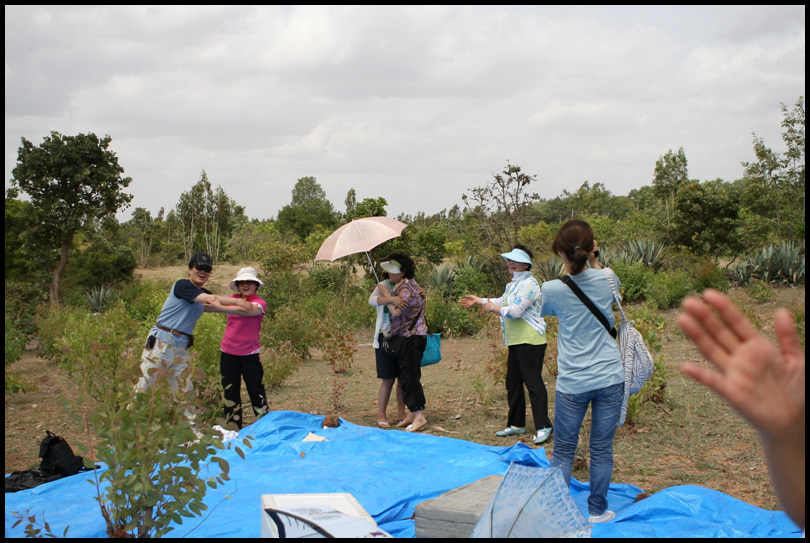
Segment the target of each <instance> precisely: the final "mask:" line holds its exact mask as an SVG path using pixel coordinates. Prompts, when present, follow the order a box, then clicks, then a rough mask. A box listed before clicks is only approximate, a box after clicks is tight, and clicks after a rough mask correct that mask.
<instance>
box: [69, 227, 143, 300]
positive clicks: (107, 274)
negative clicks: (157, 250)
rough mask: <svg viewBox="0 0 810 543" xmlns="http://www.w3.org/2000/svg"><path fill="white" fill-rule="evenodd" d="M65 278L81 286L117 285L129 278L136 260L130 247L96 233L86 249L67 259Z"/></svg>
mask: <svg viewBox="0 0 810 543" xmlns="http://www.w3.org/2000/svg"><path fill="white" fill-rule="evenodd" d="M69 267H70V270H69V274H67V276H70V277H71V280H70V281H68V282H73V281H75V282H76V283H78V284H79V285H81V286H82V287H84V288H91V287H97V286H100V285H120V284H122V283H126V282H129V281H131V280H132V272H133V271H135V268H136V267H137V263H136V262H135V256H134V255H133V254H132V250H131V249H129V248H128V247H125V246H122V245H117V244H114V243H111V242H110V241H107V240H105V239H103V238H102V237H101V236H96V237H94V238H93V240H92V241H91V242H90V245H88V246H87V248H86V249H84V250H83V251H81V252H80V253H78V254H77V255H76V256H75V257H74V258H72V259H71V262H70V264H69Z"/></svg>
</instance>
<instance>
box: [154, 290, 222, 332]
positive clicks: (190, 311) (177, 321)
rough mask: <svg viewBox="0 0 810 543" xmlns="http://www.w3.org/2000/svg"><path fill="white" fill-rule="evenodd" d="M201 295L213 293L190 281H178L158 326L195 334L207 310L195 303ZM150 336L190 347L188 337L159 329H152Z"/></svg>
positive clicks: (159, 317)
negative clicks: (195, 329)
mask: <svg viewBox="0 0 810 543" xmlns="http://www.w3.org/2000/svg"><path fill="white" fill-rule="evenodd" d="M200 294H211V292H210V291H209V290H207V289H205V288H197V287H196V286H195V285H194V283H192V282H191V281H190V280H188V279H180V280H179V281H177V282H176V283H175V284H174V285H173V286H172V291H171V292H170V293H169V297H168V298H166V301H165V302H164V303H163V308H162V309H161V310H160V315H158V318H157V324H159V325H160V326H163V327H164V328H170V329H172V330H177V331H179V332H183V333H186V334H189V335H191V334H193V333H194V327H195V326H196V325H197V321H198V320H199V319H200V317H201V316H202V314H203V311H204V310H205V306H203V304H201V303H199V302H195V301H194V300H195V299H196V298H197V296H199V295H200ZM149 334H150V335H153V336H155V337H157V338H158V339H160V340H161V341H165V342H167V343H171V344H172V345H174V346H176V347H185V346H187V345H188V338H187V337H186V336H178V335H176V334H172V333H171V332H167V331H165V330H161V329H160V328H157V327H152V329H151V330H150V331H149Z"/></svg>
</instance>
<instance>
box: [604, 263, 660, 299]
mask: <svg viewBox="0 0 810 543" xmlns="http://www.w3.org/2000/svg"><path fill="white" fill-rule="evenodd" d="M611 269H612V270H613V271H614V272H615V273H616V276H617V277H618V278H619V281H620V282H621V290H622V298H623V299H624V301H625V302H627V303H630V302H637V301H640V300H643V299H644V296H645V293H646V292H647V289H648V288H649V287H650V283H651V282H652V280H653V278H654V277H655V273H654V272H653V270H652V269H651V268H649V267H648V266H645V265H644V264H642V263H641V262H625V261H620V260H617V261H616V262H615V263H614V264H613V265H612V266H611Z"/></svg>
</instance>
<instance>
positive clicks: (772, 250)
mask: <svg viewBox="0 0 810 543" xmlns="http://www.w3.org/2000/svg"><path fill="white" fill-rule="evenodd" d="M749 262H750V265H751V266H752V268H753V270H752V275H753V276H754V277H756V278H758V279H762V280H763V281H767V282H769V283H773V282H785V283H788V284H796V283H804V276H805V255H804V246H803V245H799V244H797V243H793V242H790V241H788V242H783V243H781V244H779V245H769V246H767V247H763V248H761V249H760V250H759V251H757V252H756V253H754V255H753V256H752V257H751V259H750V261H749Z"/></svg>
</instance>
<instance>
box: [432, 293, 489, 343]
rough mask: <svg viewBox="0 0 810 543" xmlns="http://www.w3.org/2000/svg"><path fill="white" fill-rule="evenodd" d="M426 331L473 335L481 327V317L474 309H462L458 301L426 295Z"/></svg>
mask: <svg viewBox="0 0 810 543" xmlns="http://www.w3.org/2000/svg"><path fill="white" fill-rule="evenodd" d="M425 316H426V319H427V326H428V330H430V331H431V332H432V333H439V332H440V333H442V334H443V335H445V336H447V335H450V334H458V335H475V334H477V333H478V332H479V331H480V330H481V327H482V325H483V315H481V312H480V311H476V310H475V309H468V308H465V307H462V306H461V304H460V303H459V302H458V300H452V299H451V300H448V299H446V298H443V297H442V296H440V295H438V294H434V293H433V292H429V293H428V297H427V304H426V308H425Z"/></svg>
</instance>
